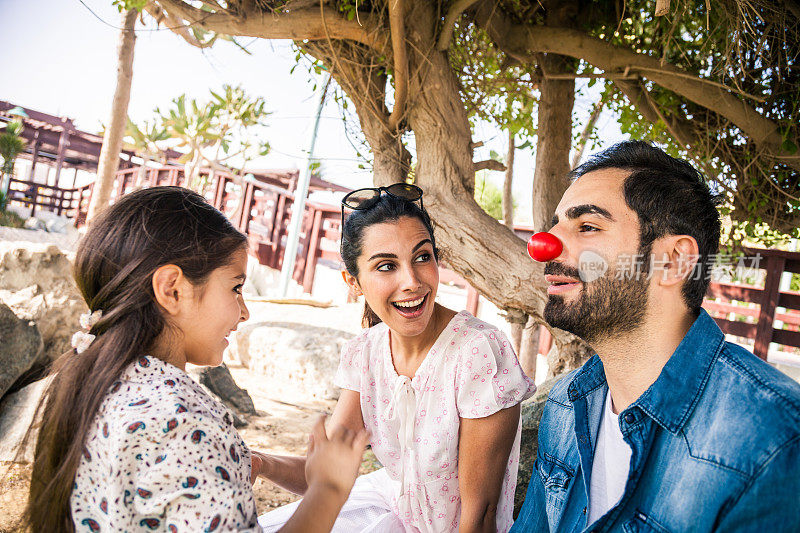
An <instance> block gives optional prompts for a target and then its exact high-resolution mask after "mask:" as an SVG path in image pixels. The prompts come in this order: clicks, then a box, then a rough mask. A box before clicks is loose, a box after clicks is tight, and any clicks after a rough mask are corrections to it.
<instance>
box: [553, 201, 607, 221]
mask: <svg viewBox="0 0 800 533" xmlns="http://www.w3.org/2000/svg"><path fill="white" fill-rule="evenodd" d="M566 215H567V218H570V219H575V218H578V217H580V216H583V215H600V216H601V217H603V218H605V219H608V220H610V221H611V222H615V220H614V217H613V216H611V213H609V212H608V210H606V209H603V208H602V207H600V206H599V205H595V204H583V205H576V206H573V207H570V208H569V209H567V212H566ZM554 218H555V219H556V221H557V219H558V217H554Z"/></svg>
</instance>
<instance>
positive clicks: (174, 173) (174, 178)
mask: <svg viewBox="0 0 800 533" xmlns="http://www.w3.org/2000/svg"><path fill="white" fill-rule="evenodd" d="M169 184H170V185H177V184H178V169H177V168H171V169H170V170H169Z"/></svg>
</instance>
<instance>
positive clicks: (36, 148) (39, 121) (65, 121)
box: [0, 100, 350, 192]
mask: <svg viewBox="0 0 800 533" xmlns="http://www.w3.org/2000/svg"><path fill="white" fill-rule="evenodd" d="M20 109H21V110H22V111H23V112H24V113H25V115H27V116H26V117H20V116H19V115H13V116H12V114H10V113H9V112H10V111H12V110H20ZM11 120H22V124H23V130H22V138H23V139H25V141H26V147H25V151H24V152H23V153H22V154H20V156H19V157H21V158H23V159H27V160H30V162H31V169H30V171H29V172H28V176H26V177H24V178H22V177H21V179H25V180H26V181H29V182H33V181H34V176H35V172H36V166H37V165H38V164H46V165H49V166H51V167H53V168H55V179H54V180H53V181H54V183H52V184H50V183H44V184H43V185H53V186H58V183H59V179H60V177H61V172H62V171H63V170H64V169H74V170H75V171H76V175H77V171H78V170H84V171H87V172H92V173H97V165H98V161H99V158H100V148H101V147H102V145H103V137H102V136H101V135H97V134H94V133H89V132H86V131H81V130H79V129H77V128H76V127H75V124H74V123H73V122H72V119H70V118H66V117H58V116H55V115H49V114H47V113H43V112H41V111H37V110H35V109H29V108H26V107H23V106H19V105H17V104H14V103H12V102H6V101H3V100H0V124H2V123H8V122H10V121H11ZM135 155H136V153H135V152H134V151H133V150H129V149H125V148H123V150H122V152H121V154H120V162H119V169H120V170H125V169H129V168H133V167H136V166H138V165H137V164H135V163H133V162H131V158H132V157H134V156H135ZM164 155H165V157H166V161H165V163H166V165H167V166H176V167H178V166H180V167H182V166H183V165H181V164H179V163H178V159H179V158H180V157H181V156H182V155H183V154H182V153H181V152H178V151H176V150H171V149H168V150H165V151H164ZM205 172H208V170H207V169H206V171H205ZM249 173H251V174H253V175H254V177H255V178H256V179H257V180H259V181H262V182H264V183H267V184H269V185H274V186H276V187H282V188H285V189H288V190H290V191H294V189H295V188H296V186H297V179H298V177H299V171H298V170H297V169H286V170H270V169H257V170H251V171H249ZM72 187H73V188H74V187H75V179H74V178H73V183H72ZM309 190H310V191H312V192H313V191H335V192H348V191H349V190H350V189H348V188H347V187H343V186H341V185H337V184H335V183H331V182H329V181H326V180H323V179H321V178H319V177H318V176H313V175H312V177H311V183H310V185H309Z"/></svg>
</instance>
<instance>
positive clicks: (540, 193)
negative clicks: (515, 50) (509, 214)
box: [533, 54, 575, 231]
mask: <svg viewBox="0 0 800 533" xmlns="http://www.w3.org/2000/svg"><path fill="white" fill-rule="evenodd" d="M541 67H542V70H543V71H544V72H545V78H544V79H543V80H542V81H541V83H540V84H539V90H540V91H541V96H540V98H539V126H538V133H537V138H536V169H535V170H534V173H533V229H534V231H547V230H548V229H549V228H550V220H551V219H552V217H553V214H554V213H555V210H556V206H558V202H559V201H561V197H562V196H563V195H564V191H566V190H567V186H568V184H569V182H568V179H567V174H568V173H569V171H570V166H569V152H570V149H571V148H572V108H573V106H574V104H575V80H552V79H547V75H548V74H556V73H574V72H575V62H574V61H573V60H571V59H566V58H563V57H560V56H556V55H554V54H547V55H545V56H544V57H542V60H541Z"/></svg>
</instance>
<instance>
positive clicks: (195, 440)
mask: <svg viewBox="0 0 800 533" xmlns="http://www.w3.org/2000/svg"><path fill="white" fill-rule="evenodd" d="M70 507H71V510H72V520H73V523H74V524H75V529H76V531H90V532H94V531H167V532H170V533H173V532H184V531H186V532H213V531H254V532H255V531H261V529H260V528H259V526H258V524H257V521H256V504H255V498H254V496H253V489H252V487H251V485H250V450H249V449H248V448H247V446H246V445H245V443H244V441H242V439H241V437H240V436H239V434H238V433H237V432H236V430H235V429H234V427H233V420H232V418H231V415H230V413H228V411H227V409H226V408H225V407H223V406H222V405H220V404H219V402H217V401H216V400H214V399H213V398H211V397H210V396H209V395H208V394H207V393H206V392H205V391H204V390H203V389H202V388H201V387H200V386H199V385H198V384H197V383H196V382H195V381H194V380H192V378H191V377H189V375H188V374H187V373H186V372H184V371H182V370H180V369H179V368H177V367H175V366H172V365H170V364H167V363H165V362H163V361H161V360H160V359H157V358H155V357H150V356H144V357H141V358H139V359H138V360H137V361H136V362H134V363H132V364H131V365H130V366H129V367H128V368H126V369H125V370H124V371H123V373H122V375H121V376H120V378H119V380H118V381H116V382H115V383H114V385H113V386H112V387H111V389H110V390H109V392H108V394H107V395H106V398H105V399H104V400H103V403H102V405H101V406H100V409H99V411H98V413H97V415H96V417H95V423H94V425H93V427H92V430H91V432H90V433H89V435H87V437H86V444H85V448H84V454H83V457H82V458H81V461H80V464H79V466H78V471H77V475H76V476H75V485H74V489H73V491H72V496H71V499H70Z"/></svg>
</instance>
